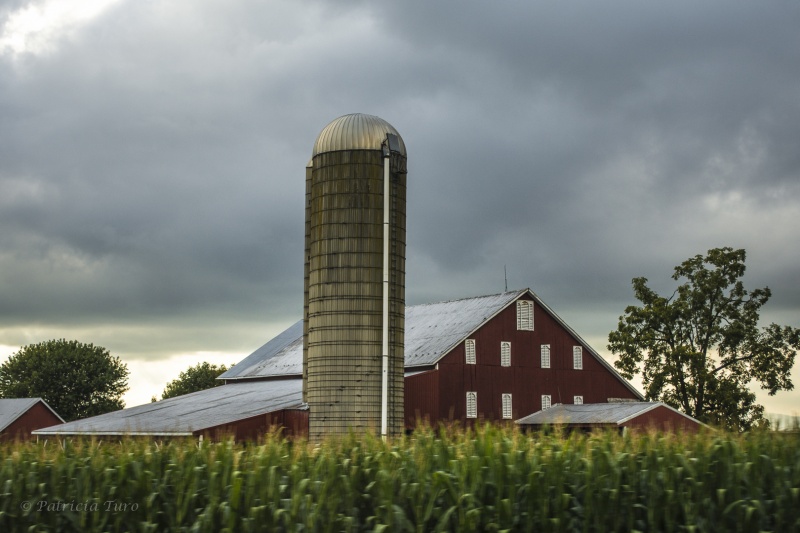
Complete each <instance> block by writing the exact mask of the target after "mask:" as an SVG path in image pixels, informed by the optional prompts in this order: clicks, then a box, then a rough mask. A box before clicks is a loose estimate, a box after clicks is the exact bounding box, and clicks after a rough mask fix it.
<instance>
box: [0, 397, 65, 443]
mask: <svg viewBox="0 0 800 533" xmlns="http://www.w3.org/2000/svg"><path fill="white" fill-rule="evenodd" d="M63 422H64V419H63V418H61V416H60V415H59V414H58V413H56V412H55V410H53V408H52V407H50V406H49V405H48V404H47V402H46V401H44V400H43V399H42V398H3V399H0V439H2V440H12V439H27V438H30V436H31V432H32V431H34V430H36V429H39V428H43V427H47V426H52V425H53V424H59V423H63Z"/></svg>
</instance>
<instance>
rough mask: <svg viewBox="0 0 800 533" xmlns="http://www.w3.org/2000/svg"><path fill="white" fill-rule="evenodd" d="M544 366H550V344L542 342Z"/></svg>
mask: <svg viewBox="0 0 800 533" xmlns="http://www.w3.org/2000/svg"><path fill="white" fill-rule="evenodd" d="M542 368H550V345H549V344H542Z"/></svg>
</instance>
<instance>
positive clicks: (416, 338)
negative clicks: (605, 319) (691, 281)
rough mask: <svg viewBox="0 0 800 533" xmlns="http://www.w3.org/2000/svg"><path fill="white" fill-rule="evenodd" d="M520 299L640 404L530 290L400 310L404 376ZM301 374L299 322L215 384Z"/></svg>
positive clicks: (434, 359) (610, 368)
mask: <svg viewBox="0 0 800 533" xmlns="http://www.w3.org/2000/svg"><path fill="white" fill-rule="evenodd" d="M525 294H528V295H530V296H531V297H532V298H533V300H534V302H535V303H536V305H538V306H539V307H540V308H542V309H544V310H545V311H546V312H547V313H548V314H549V315H550V316H552V317H553V319H554V320H555V321H556V322H558V323H559V324H560V325H561V326H562V327H563V328H564V329H565V330H567V331H568V332H569V333H570V334H571V335H572V336H573V337H574V338H575V340H576V341H578V342H579V343H581V344H582V345H583V346H584V347H585V348H586V351H587V352H588V353H589V354H590V355H591V356H592V357H594V358H595V359H596V360H597V361H599V362H600V364H601V365H603V366H604V367H605V368H607V369H608V371H609V372H611V374H612V375H613V376H615V377H616V378H617V379H619V380H620V382H621V383H623V384H624V385H625V387H626V388H627V389H628V390H630V391H631V392H632V393H633V394H634V395H635V396H636V397H637V398H640V399H642V400H643V399H644V397H643V396H642V394H641V393H640V392H639V391H637V390H636V389H635V388H634V387H633V386H632V385H631V384H630V383H628V382H627V381H626V380H625V379H623V378H622V376H620V375H619V373H618V372H617V371H616V369H614V367H613V366H611V364H609V363H608V361H606V360H605V359H604V358H603V357H602V356H601V355H600V354H599V353H597V352H596V351H595V350H594V349H593V348H592V347H591V346H589V344H588V343H587V342H586V341H584V340H583V339H582V338H581V337H580V335H578V333H577V332H576V331H575V330H573V329H572V328H571V327H570V326H569V325H568V324H567V323H566V322H564V321H563V320H562V319H561V317H559V316H558V315H557V314H556V313H555V311H553V310H552V309H550V307H548V305H547V304H545V303H544V302H543V301H542V300H541V298H539V297H538V296H537V295H536V293H534V292H533V291H531V290H530V289H521V290H517V291H509V292H504V293H501V294H492V295H488V296H477V297H473V298H462V299H460V300H450V301H446V302H437V303H431V304H422V305H412V306H408V307H406V320H405V350H404V353H405V370H406V372H407V373H408V372H411V371H415V370H422V369H426V368H430V367H432V366H433V365H435V364H436V363H437V362H438V361H439V360H440V359H441V358H442V357H444V356H445V355H447V354H448V353H449V352H450V350H452V349H453V348H454V347H455V346H456V345H458V344H459V343H461V342H463V341H464V339H466V338H468V337H469V336H470V334H472V332H473V331H475V330H477V329H478V328H479V327H481V326H482V325H483V324H485V323H486V322H487V321H489V320H490V319H491V318H493V317H494V316H495V315H497V313H499V312H500V311H502V310H503V309H505V308H506V307H508V306H509V305H510V304H511V303H513V302H514V301H516V300H517V299H518V298H520V297H521V296H523V295H525ZM302 374H303V321H302V320H300V321H298V322H295V323H294V324H293V325H292V326H291V327H289V329H287V330H286V331H284V332H283V333H281V334H280V335H278V336H277V337H275V338H274V339H272V340H271V341H269V342H268V343H266V344H265V345H264V346H262V347H261V348H259V349H258V350H256V351H255V352H253V353H252V354H250V355H249V356H247V357H246V358H245V359H244V360H242V361H241V362H240V363H239V364H237V365H235V366H234V367H233V368H231V369H230V370H228V371H227V372H225V373H224V374H222V375H221V376H219V377H218V378H217V379H222V380H228V381H236V380H249V379H265V378H279V377H288V376H297V377H299V376H302ZM406 375H408V374H406Z"/></svg>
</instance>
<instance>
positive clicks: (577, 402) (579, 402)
mask: <svg viewBox="0 0 800 533" xmlns="http://www.w3.org/2000/svg"><path fill="white" fill-rule="evenodd" d="M572 403H574V404H575V405H582V404H583V396H575V397H574V398H572Z"/></svg>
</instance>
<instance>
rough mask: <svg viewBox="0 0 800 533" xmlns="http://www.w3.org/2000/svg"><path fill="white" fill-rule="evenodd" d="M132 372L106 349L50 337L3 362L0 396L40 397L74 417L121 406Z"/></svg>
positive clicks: (24, 348) (98, 413) (75, 418)
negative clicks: (50, 338)
mask: <svg viewBox="0 0 800 533" xmlns="http://www.w3.org/2000/svg"><path fill="white" fill-rule="evenodd" d="M128 374H129V372H128V367H127V366H126V365H125V364H124V363H123V362H121V361H120V359H119V358H118V357H114V356H112V355H111V354H110V353H109V351H108V350H107V349H106V348H103V347H101V346H94V345H93V344H83V343H81V342H78V341H75V340H71V341H67V340H64V339H60V340H50V341H45V342H40V343H38V344H29V345H27V346H23V347H22V348H21V349H20V350H19V351H18V352H17V353H15V354H12V355H11V357H9V358H8V360H7V361H6V362H5V363H3V364H2V365H1V366H0V397H3V398H36V397H41V398H43V399H44V400H45V401H46V402H47V403H48V405H50V407H52V408H53V409H54V410H55V411H56V412H57V413H58V414H59V415H61V417H62V418H63V419H64V420H66V421H68V422H69V421H70V420H77V419H79V418H86V417H89V416H95V415H100V414H103V413H108V412H109V411H116V410H117V409H122V408H123V407H124V406H125V404H124V403H123V401H122V395H123V394H125V392H126V391H127V390H128Z"/></svg>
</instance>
